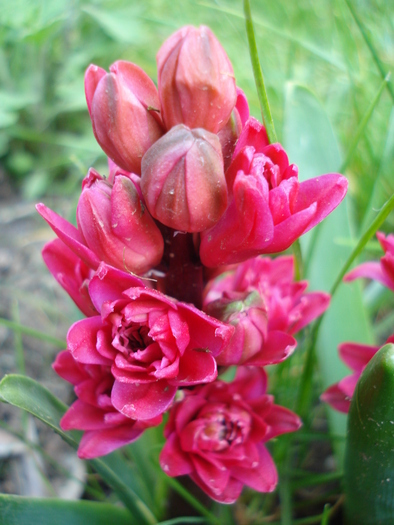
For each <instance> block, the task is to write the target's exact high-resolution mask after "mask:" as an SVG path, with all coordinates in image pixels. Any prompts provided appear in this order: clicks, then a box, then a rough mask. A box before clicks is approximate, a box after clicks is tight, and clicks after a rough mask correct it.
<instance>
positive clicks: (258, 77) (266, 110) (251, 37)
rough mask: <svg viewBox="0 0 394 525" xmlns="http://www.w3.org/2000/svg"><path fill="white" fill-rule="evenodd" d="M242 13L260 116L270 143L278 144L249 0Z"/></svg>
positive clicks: (245, 1)
mask: <svg viewBox="0 0 394 525" xmlns="http://www.w3.org/2000/svg"><path fill="white" fill-rule="evenodd" d="M244 13H245V23H246V34H247V36H248V43H249V52H250V59H251V61H252V68H253V75H254V80H255V82H256V88H257V95H258V97H259V102H260V108H261V114H262V117H263V121H264V125H265V127H266V130H267V135H268V139H269V141H270V143H271V144H272V143H273V142H278V139H277V136H276V132H275V126H274V121H273V120H272V116H271V110H270V106H269V103H268V97H267V92H266V89H265V84H264V78H263V73H262V71H261V66H260V61H259V55H258V52H257V45H256V38H255V33H254V29H253V21H252V13H251V10H250V2H249V0H244Z"/></svg>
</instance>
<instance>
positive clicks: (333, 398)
mask: <svg viewBox="0 0 394 525" xmlns="http://www.w3.org/2000/svg"><path fill="white" fill-rule="evenodd" d="M386 343H394V335H392V336H391V337H389V338H388V339H387V341H386ZM379 349H380V347H379V346H372V345H363V344H359V343H342V344H341V345H339V347H338V352H339V356H340V358H341V359H342V361H343V362H344V363H345V364H346V365H347V366H348V367H349V368H351V370H353V373H352V374H351V375H349V376H346V377H344V378H343V379H341V381H339V382H338V383H335V384H334V385H332V386H330V387H329V388H327V390H326V391H325V392H323V394H322V395H321V396H320V399H321V400H322V401H324V402H325V403H328V404H329V405H330V406H331V407H332V408H334V409H335V410H338V411H339V412H343V413H344V414H347V413H348V412H349V408H350V402H351V400H352V397H353V394H354V390H355V388H356V384H357V381H358V380H359V379H360V376H361V374H362V372H363V370H364V368H365V367H366V366H367V364H368V363H369V361H370V360H371V359H372V357H373V356H374V355H375V354H376V352H377V351H378V350H379Z"/></svg>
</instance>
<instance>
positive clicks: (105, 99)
mask: <svg viewBox="0 0 394 525" xmlns="http://www.w3.org/2000/svg"><path fill="white" fill-rule="evenodd" d="M109 69H110V72H109V73H107V72H106V71H105V70H104V69H102V68H101V67H98V66H95V65H93V64H91V65H90V66H89V67H88V69H87V70H86V73H85V93H86V101H87V104H88V109H89V114H90V118H91V120H92V126H93V133H94V136H95V137H96V140H97V142H98V143H99V144H100V146H101V147H102V149H103V150H104V151H105V153H106V154H107V155H108V157H110V158H111V159H112V160H113V161H114V162H115V163H116V164H117V165H118V166H120V167H121V168H123V169H125V170H127V171H129V172H134V173H137V174H139V173H140V168H141V159H142V157H143V155H144V153H145V152H146V150H147V149H148V148H149V147H150V146H151V145H152V144H153V143H154V142H155V141H156V140H157V139H158V138H159V137H161V135H162V134H163V131H164V130H163V128H162V122H161V118H160V103H159V97H158V93H157V89H156V87H155V85H154V83H153V81H152V80H151V79H150V78H149V77H148V75H147V74H146V73H145V72H144V71H143V70H142V69H141V68H140V67H138V66H136V65H135V64H132V63H131V62H126V61H125V60H118V61H117V62H115V63H114V64H112V66H111V67H110V68H109Z"/></svg>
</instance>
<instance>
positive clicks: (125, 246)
mask: <svg viewBox="0 0 394 525" xmlns="http://www.w3.org/2000/svg"><path fill="white" fill-rule="evenodd" d="M135 183H136V182H133V181H132V180H130V178H128V177H126V176H125V175H122V174H120V173H119V174H117V175H116V176H113V184H111V183H110V182H109V181H107V180H106V179H104V178H103V177H101V175H99V174H98V173H97V172H96V171H95V170H94V169H93V168H91V169H90V170H89V172H88V175H87V176H86V177H85V179H84V181H83V183H82V193H81V196H80V198H79V202H78V207H77V223H78V229H77V228H75V227H74V226H73V225H72V224H70V223H68V222H67V221H66V220H64V219H63V218H62V217H60V216H59V215H57V214H56V213H55V212H53V211H52V210H50V209H48V208H47V207H46V206H44V205H43V204H38V205H37V210H38V212H39V213H40V215H41V216H42V217H43V218H44V219H45V220H46V221H47V222H48V224H49V225H50V226H51V228H52V229H53V230H54V232H55V233H56V234H57V235H58V236H59V238H60V239H61V240H62V241H63V242H64V244H66V245H67V246H68V247H69V248H70V249H71V250H72V251H73V252H74V253H75V254H76V255H77V256H78V257H79V258H80V259H82V261H84V263H85V264H87V265H88V266H89V267H90V268H92V269H93V270H96V269H97V268H98V266H99V264H100V261H104V262H106V263H108V264H111V265H112V266H114V267H116V268H119V269H125V270H127V271H131V272H134V273H137V274H143V273H145V272H147V271H148V270H150V269H151V268H152V267H153V266H155V265H156V264H158V263H159V262H160V260H161V257H162V254H163V249H164V241H163V238H162V236H161V233H160V230H159V229H158V227H157V226H156V224H155V222H154V220H153V219H152V217H151V216H150V215H149V213H148V211H147V210H146V209H145V206H144V204H143V202H142V201H141V198H140V195H139V192H138V189H137V188H136V186H135Z"/></svg>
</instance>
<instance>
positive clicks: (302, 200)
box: [293, 173, 348, 231]
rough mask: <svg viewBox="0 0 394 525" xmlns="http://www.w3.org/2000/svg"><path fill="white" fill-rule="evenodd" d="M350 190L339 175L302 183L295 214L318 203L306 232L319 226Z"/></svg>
mask: <svg viewBox="0 0 394 525" xmlns="http://www.w3.org/2000/svg"><path fill="white" fill-rule="evenodd" d="M347 188H348V181H347V179H346V178H345V177H344V176H343V175H340V174H338V173H328V174H327V175H322V176H321V177H316V178H314V179H309V180H306V181H304V182H301V183H300V187H299V190H298V195H297V199H296V202H295V204H294V209H293V213H297V212H299V211H301V210H304V209H305V208H307V207H309V206H310V205H311V203H312V202H316V204H317V209H316V214H315V216H314V217H313V220H312V222H311V223H310V224H309V226H308V228H307V230H306V231H308V230H310V229H311V228H313V227H314V226H316V224H319V222H321V221H322V220H323V219H324V218H325V217H327V215H329V214H330V213H331V212H332V211H333V210H334V209H335V208H336V207H337V206H338V204H339V203H340V202H341V201H342V200H343V198H344V197H345V195H346V192H347Z"/></svg>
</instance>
